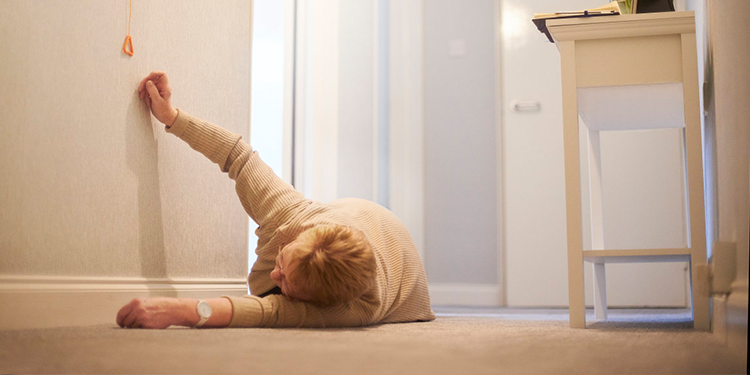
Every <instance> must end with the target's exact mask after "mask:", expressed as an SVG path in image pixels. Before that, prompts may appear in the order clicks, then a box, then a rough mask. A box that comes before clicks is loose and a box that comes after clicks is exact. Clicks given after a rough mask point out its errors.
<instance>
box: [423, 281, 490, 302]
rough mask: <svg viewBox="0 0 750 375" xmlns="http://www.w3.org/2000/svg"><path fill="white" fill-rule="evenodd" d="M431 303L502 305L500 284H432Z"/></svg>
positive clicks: (430, 286)
mask: <svg viewBox="0 0 750 375" xmlns="http://www.w3.org/2000/svg"><path fill="white" fill-rule="evenodd" d="M429 289H430V303H432V304H433V305H452V306H501V305H502V298H501V297H502V295H501V290H500V286H499V285H494V284H430V285H429Z"/></svg>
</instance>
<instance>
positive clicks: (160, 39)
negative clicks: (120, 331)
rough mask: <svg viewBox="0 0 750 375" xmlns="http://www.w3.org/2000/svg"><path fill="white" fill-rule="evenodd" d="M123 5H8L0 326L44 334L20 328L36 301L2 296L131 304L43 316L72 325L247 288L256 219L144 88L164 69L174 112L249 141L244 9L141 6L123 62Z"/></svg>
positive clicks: (0, 43)
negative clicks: (153, 298) (155, 301)
mask: <svg viewBox="0 0 750 375" xmlns="http://www.w3.org/2000/svg"><path fill="white" fill-rule="evenodd" d="M128 4H129V2H128V1H126V0H120V1H107V2H102V1H95V0H91V1H75V2H69V1H27V0H23V1H21V0H18V1H15V0H8V1H2V2H0V48H1V49H2V50H3V51H4V52H3V53H2V54H0V67H2V68H0V86H1V87H2V88H3V89H2V90H1V91H0V106H1V107H0V112H2V119H1V120H0V121H2V123H1V124H0V146H1V147H0V174H2V175H3V178H2V179H0V207H2V209H1V210H0V251H1V252H2V254H3V255H2V262H0V298H2V301H1V302H0V306H2V307H3V310H2V311H1V312H2V315H3V316H4V317H5V318H7V319H5V318H4V319H3V320H2V321H3V324H4V325H5V324H10V325H11V326H12V325H13V324H17V323H18V324H21V325H23V324H36V323H39V324H44V322H42V321H38V322H35V321H33V320H32V319H24V315H23V314H26V313H34V312H36V313H38V311H36V310H38V306H35V305H34V303H36V302H39V301H37V300H34V299H33V298H32V299H25V300H23V301H21V300H19V299H18V298H14V299H15V301H16V302H15V303H13V304H11V303H9V301H8V300H7V299H6V298H9V297H8V296H9V295H8V294H6V292H8V293H16V294H15V296H19V295H23V293H26V292H28V291H29V290H32V289H33V290H35V291H36V294H34V295H36V296H40V295H41V296H46V295H45V294H44V293H39V292H47V291H50V290H51V289H54V290H56V291H57V293H56V294H55V295H56V296H63V297H65V293H59V292H60V290H64V291H70V292H71V293H72V290H73V289H75V288H78V291H80V290H81V289H84V290H87V291H91V290H96V291H98V292H102V291H104V292H112V291H113V290H114V289H117V290H123V289H127V290H126V291H125V292H123V293H121V294H118V295H119V297H116V298H110V296H109V294H107V293H99V294H92V295H89V296H88V297H84V299H86V298H87V299H88V300H89V301H90V303H91V304H95V305H96V307H95V308H92V306H88V307H85V308H84V307H82V306H68V305H65V304H64V300H65V298H63V299H62V300H63V302H61V303H63V304H62V305H59V304H57V305H56V304H55V303H52V302H49V303H46V304H45V311H47V314H48V315H49V316H52V315H55V314H56V313H57V312H60V311H63V312H64V313H65V314H62V315H66V314H67V315H73V317H74V319H72V320H68V321H67V322H66V324H75V323H76V322H78V321H79V320H80V319H81V317H85V318H92V319H94V320H89V321H88V322H87V323H91V322H92V321H93V322H101V320H97V319H105V320H104V321H106V322H110V321H111V319H112V316H114V315H106V316H104V317H102V316H94V317H91V313H90V311H88V310H91V311H94V310H96V312H97V313H98V312H101V311H102V310H101V308H102V306H109V308H111V307H112V306H111V304H117V303H118V301H119V300H120V299H123V298H124V299H126V300H127V299H128V298H132V297H133V296H136V295H143V294H144V293H145V294H146V295H148V293H149V290H158V293H162V292H164V293H173V294H174V293H179V290H182V289H184V288H183V287H184V284H185V283H187V284H203V283H204V281H205V282H206V283H207V284H206V285H210V284H212V283H213V284H215V283H216V281H217V280H224V281H225V282H226V283H229V284H232V285H233V286H229V288H230V289H231V288H233V287H237V289H238V290H239V291H240V292H241V291H242V290H243V288H244V278H245V277H246V270H247V268H246V267H247V217H246V215H245V213H244V211H243V210H242V207H241V205H240V204H239V202H238V200H237V198H236V196H235V193H234V184H233V182H232V181H231V180H229V179H228V178H227V177H226V175H224V174H222V173H221V172H220V171H219V168H218V167H217V166H216V165H213V164H212V163H211V162H210V161H208V160H207V159H205V157H203V156H202V155H200V154H198V153H196V152H195V151H193V150H192V149H190V148H189V147H188V146H187V145H185V144H184V143H183V142H182V141H180V140H179V139H177V138H175V137H174V136H172V135H169V134H166V133H165V132H164V130H163V126H162V125H160V124H158V122H156V121H155V120H153V119H152V118H151V117H150V114H149V111H148V108H147V107H146V106H145V105H144V103H143V102H142V101H140V100H139V99H138V94H137V91H136V88H137V85H138V83H139V82H140V80H141V79H142V78H143V77H144V76H145V75H146V74H148V73H149V72H150V71H152V70H165V71H167V72H168V74H169V78H170V82H171V84H172V86H173V88H174V95H173V103H174V105H175V106H176V107H178V108H181V109H184V110H185V111H187V112H190V113H192V114H194V115H197V116H199V117H202V118H205V119H207V120H210V121H213V122H215V123H217V124H220V125H222V126H224V127H226V128H228V129H230V130H232V131H234V132H237V133H240V134H243V135H245V137H247V135H248V130H249V115H250V114H249V99H250V98H249V87H250V85H249V83H250V82H249V80H250V32H251V27H250V19H251V18H250V17H251V2H250V1H247V0H237V1H226V2H222V3H221V4H210V5H209V4H207V3H205V2H201V1H176V0H175V1H167V2H159V3H155V2H138V1H135V2H133V13H132V28H131V35H132V40H133V47H134V50H135V55H134V56H132V57H130V56H127V55H126V54H124V53H122V52H121V48H122V44H123V41H124V39H125V36H126V35H127V30H128ZM217 41H220V42H217ZM123 286H125V287H123ZM202 288H203V290H209V289H211V287H210V286H209V287H206V286H205V285H204V287H202ZM170 290H171V292H170ZM224 290H225V292H226V288H224ZM235 292H236V290H235ZM217 293H220V292H219V291H217ZM28 295H31V294H28ZM93 295H97V296H102V295H106V296H105V297H106V298H110V299H109V300H107V301H105V302H103V301H101V300H98V299H97V298H93V297H91V296H93ZM79 297H80V294H76V298H67V300H69V301H75V300H80V298H79ZM55 301H61V299H56V300H55ZM91 301H93V302H91ZM100 302H101V303H100ZM24 303H27V304H26V305H23V304H24ZM108 304H109V305H108ZM11 306H12V308H11ZM67 307H71V308H70V309H66V308H67ZM58 310H60V311H58ZM78 310H87V311H78ZM115 312H116V310H115ZM115 312H112V314H114V313H115ZM67 315H66V316H67ZM16 318H18V319H16ZM19 319H20V320H19ZM50 324H52V323H50ZM64 324H65V323H64Z"/></svg>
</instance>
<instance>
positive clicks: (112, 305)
mask: <svg viewBox="0 0 750 375" xmlns="http://www.w3.org/2000/svg"><path fill="white" fill-rule="evenodd" d="M245 294H247V281H246V280H245V279H209V278H176V279H156V278H153V279H151V278H141V277H74V276H12V275H11V276H9V275H0V316H2V319H0V330H3V329H27V328H48V327H61V326H83V325H94V324H114V323H115V317H116V315H117V311H118V310H119V309H120V308H121V307H122V306H123V305H125V304H126V303H128V302H129V301H130V300H132V299H133V298H139V297H140V298H143V297H180V298H215V297H220V296H223V295H233V296H242V295H245Z"/></svg>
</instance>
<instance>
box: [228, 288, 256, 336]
mask: <svg viewBox="0 0 750 375" xmlns="http://www.w3.org/2000/svg"><path fill="white" fill-rule="evenodd" d="M222 297H224V298H226V299H228V300H229V302H231V303H232V321H231V322H229V326H228V327H229V328H241V327H248V328H249V327H260V325H261V322H262V321H263V304H262V303H261V301H260V298H259V297H255V296H244V297H233V296H222Z"/></svg>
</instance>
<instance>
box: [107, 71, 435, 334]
mask: <svg viewBox="0 0 750 375" xmlns="http://www.w3.org/2000/svg"><path fill="white" fill-rule="evenodd" d="M138 92H139V97H140V98H141V99H143V100H144V101H145V102H146V104H147V105H148V106H149V108H151V113H152V114H153V115H154V117H156V119H157V120H159V121H160V122H162V123H163V124H164V125H166V130H167V132H169V133H172V134H174V135H175V136H177V137H179V138H180V139H182V140H183V141H185V142H186V143H187V144H188V145H190V147H192V148H193V149H194V150H196V151H198V152H200V153H202V154H203V155H205V156H206V157H207V158H208V159H210V160H211V161H213V162H214V163H216V164H218V165H219V167H220V168H221V170H222V171H223V172H225V173H228V174H229V178H231V179H233V180H235V183H236V190H237V195H238V196H239V198H240V201H241V202H242V206H243V207H244V208H245V211H246V212H247V214H248V215H249V216H250V218H252V219H253V220H254V221H255V222H256V223H257V224H258V226H259V227H258V229H257V230H256V234H257V235H258V247H257V249H256V254H257V255H258V259H257V261H256V262H255V264H254V265H253V267H252V270H251V272H250V274H249V276H248V284H249V286H250V292H251V293H252V295H247V296H244V297H221V298H213V299H207V300H205V301H204V300H196V299H191V298H161V297H157V298H145V299H141V298H137V299H134V300H132V301H131V302H130V303H128V304H127V305H125V306H123V307H122V309H120V311H119V312H118V313H117V324H118V325H119V326H120V327H124V328H167V327H169V326H170V325H182V326H191V327H351V326H365V325H370V324H377V323H395V322H412V321H426V320H433V319H435V314H434V313H433V312H432V309H431V308H430V298H429V294H428V291H427V279H426V277H425V273H424V267H423V266H422V262H421V260H420V258H419V255H418V253H417V250H416V247H415V246H414V242H413V241H412V239H411V236H410V235H409V232H408V231H407V230H406V228H405V227H404V225H403V224H402V223H401V222H400V221H399V220H398V219H397V218H396V216H395V215H393V213H391V212H390V211H388V210H387V209H385V208H383V207H381V206H379V205H378V204H376V203H373V202H370V201H366V200H362V199H353V198H347V199H339V200H336V201H333V202H331V203H329V204H323V203H319V202H315V201H312V200H309V199H305V197H304V196H303V195H302V194H301V193H299V192H298V191H296V190H295V189H294V188H293V187H292V186H290V185H289V184H287V183H285V182H284V181H283V180H281V179H280V178H279V177H278V176H276V175H275V174H274V173H273V171H272V170H271V168H269V167H268V166H267V165H266V164H265V163H263V161H262V160H260V158H259V157H258V154H257V152H254V151H253V150H252V148H251V147H250V145H248V144H247V143H245V142H244V141H242V140H241V137H240V136H239V135H237V134H233V133H231V132H229V131H227V130H226V129H223V128H221V127H218V126H216V125H213V124H211V123H208V122H206V121H203V120H200V119H198V118H195V117H193V116H191V115H189V114H188V113H186V112H185V111H182V110H177V109H175V108H174V107H172V105H171V100H170V98H171V95H172V89H171V87H170V85H169V82H168V79H167V75H166V74H165V73H164V72H152V73H151V74H149V75H148V76H147V77H146V78H144V79H143V80H142V81H141V83H140V85H139V87H138Z"/></svg>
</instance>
